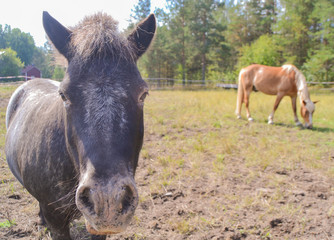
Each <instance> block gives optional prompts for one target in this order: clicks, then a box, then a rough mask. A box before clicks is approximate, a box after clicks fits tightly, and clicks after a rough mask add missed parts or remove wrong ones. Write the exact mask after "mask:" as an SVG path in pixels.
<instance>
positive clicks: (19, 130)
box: [5, 12, 156, 240]
mask: <svg viewBox="0 0 334 240" xmlns="http://www.w3.org/2000/svg"><path fill="white" fill-rule="evenodd" d="M43 24H44V29H45V31H46V33H47V35H48V37H49V39H50V40H51V41H52V43H53V44H54V46H55V47H56V48H57V50H58V51H59V52H60V53H61V54H62V55H63V56H65V57H66V59H67V61H68V68H67V71H66V75H65V78H64V80H63V81H62V82H61V83H59V82H56V81H51V80H46V79H36V80H31V81H28V82H26V83H24V84H23V85H21V86H20V87H19V88H18V89H17V90H16V91H15V92H14V94H13V96H12V97H11V99H10V102H9V105H8V108H7V116H6V125H7V135H6V146H5V151H6V156H7V161H8V165H9V167H10V169H11V171H12V173H13V174H14V175H15V177H16V178H17V179H18V181H19V182H20V183H21V184H22V185H23V186H24V187H25V188H26V189H27V190H28V192H29V193H30V194H31V195H32V196H34V197H35V198H36V199H37V200H38V202H39V206H40V213H39V215H40V220H41V222H42V223H46V225H47V226H48V228H49V229H50V232H51V235H52V238H53V239H58V240H60V239H61V240H64V239H71V237H70V232H69V224H70V222H71V221H72V220H73V219H75V218H78V217H80V216H81V215H83V216H84V218H85V222H86V228H87V230H88V232H90V233H91V234H92V239H106V235H108V234H113V233H118V232H121V231H123V230H124V229H125V228H126V226H127V225H128V224H129V221H130V220H131V218H132V216H133V215H134V211H135V209H136V207H137V205H138V192H137V188H136V184H135V181H134V175H135V171H136V167H137V163H138V156H139V152H140V150H141V147H142V142H143V132H144V126H143V104H144V99H145V97H146V95H147V93H148V87H147V84H146V83H145V82H144V80H143V79H142V78H141V76H140V73H139V71H138V68H137V66H136V61H137V59H138V58H139V57H140V56H141V55H142V54H143V53H144V52H145V51H146V50H147V48H148V47H149V45H150V43H151V41H152V39H153V36H154V33H155V30H156V20H155V16H154V15H153V14H151V15H150V16H149V17H148V18H147V19H145V20H144V21H143V22H141V23H140V24H139V25H138V27H137V28H136V29H135V30H134V31H133V32H132V33H131V34H130V35H129V36H128V37H124V36H122V35H121V34H120V33H119V32H118V30H117V22H116V21H115V20H113V19H112V18H111V17H109V16H108V15H106V14H103V13H98V14H95V15H93V16H90V17H86V18H84V20H82V21H81V22H80V23H79V24H78V25H77V26H76V27H74V28H73V29H71V30H69V29H68V28H66V27H64V26H63V25H61V24H60V23H59V22H58V21H57V20H55V19H54V18H53V17H51V16H50V15H49V14H48V13H47V12H44V13H43Z"/></svg>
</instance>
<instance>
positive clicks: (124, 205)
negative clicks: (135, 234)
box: [120, 186, 135, 214]
mask: <svg viewBox="0 0 334 240" xmlns="http://www.w3.org/2000/svg"><path fill="white" fill-rule="evenodd" d="M123 191H124V195H123V199H122V200H121V209H120V212H121V213H122V214H126V213H127V212H128V210H129V209H131V206H132V205H133V202H134V199H135V196H134V194H133V191H132V189H131V188H130V187H129V186H126V187H124V189H123Z"/></svg>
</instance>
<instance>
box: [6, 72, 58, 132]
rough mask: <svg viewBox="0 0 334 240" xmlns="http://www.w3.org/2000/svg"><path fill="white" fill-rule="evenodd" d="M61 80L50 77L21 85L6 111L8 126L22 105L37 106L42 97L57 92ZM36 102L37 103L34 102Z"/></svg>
mask: <svg viewBox="0 0 334 240" xmlns="http://www.w3.org/2000/svg"><path fill="white" fill-rule="evenodd" d="M58 86H59V82H56V81H52V80H49V79H38V78H37V79H34V80H30V81H28V82H25V83H24V84H22V85H21V86H19V87H18V88H17V89H16V90H15V91H14V93H13V94H12V96H11V98H10V100H9V103H8V107H7V112H6V127H7V129H8V128H9V125H10V123H11V120H12V117H13V116H14V115H15V114H16V113H17V111H20V108H21V106H22V105H29V104H31V105H32V106H34V105H35V106H36V105H38V104H36V103H37V101H39V98H40V97H43V95H44V96H46V95H49V94H53V95H54V94H56V93H57V89H58ZM33 102H35V104H32V103H33Z"/></svg>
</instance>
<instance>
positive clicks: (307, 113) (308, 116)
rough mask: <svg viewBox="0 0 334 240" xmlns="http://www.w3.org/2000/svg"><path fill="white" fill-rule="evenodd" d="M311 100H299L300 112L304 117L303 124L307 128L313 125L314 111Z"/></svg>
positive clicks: (313, 104)
mask: <svg viewBox="0 0 334 240" xmlns="http://www.w3.org/2000/svg"><path fill="white" fill-rule="evenodd" d="M316 103H317V102H312V101H311V100H303V101H302V102H301V107H300V114H301V116H302V117H303V118H304V122H305V124H304V126H305V127H306V128H308V129H311V128H312V127H313V113H314V111H315V104H316Z"/></svg>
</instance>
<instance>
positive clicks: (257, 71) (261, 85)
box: [236, 64, 316, 128]
mask: <svg viewBox="0 0 334 240" xmlns="http://www.w3.org/2000/svg"><path fill="white" fill-rule="evenodd" d="M254 87H255V89H256V90H258V91H261V92H263V93H265V94H269V95H276V96H277V97H276V101H275V104H274V108H273V111H272V112H271V114H270V115H269V117H268V123H269V124H273V123H274V114H275V111H276V109H277V107H278V105H279V103H280V102H281V100H282V98H283V97H284V96H290V97H291V102H292V110H293V113H294V117H295V123H296V125H297V126H298V125H301V123H300V122H299V120H298V117H297V113H296V99H297V95H299V97H300V103H301V116H302V117H303V118H304V121H305V127H306V128H312V124H313V122H312V116H313V113H314V110H315V105H314V104H315V103H316V102H312V101H311V99H310V94H309V92H308V89H307V85H306V80H305V77H304V75H303V74H302V73H301V72H300V71H299V70H298V69H297V68H296V67H295V66H293V65H283V66H282V67H269V66H264V65H258V64H253V65H250V66H248V67H246V68H243V69H242V70H241V71H240V73H239V85H238V97H237V109H236V114H237V117H238V118H241V116H240V113H241V106H242V103H243V102H244V103H245V105H246V111H247V118H248V120H249V121H253V118H252V117H251V114H250V112H249V96H250V93H251V92H252V89H253V88H254Z"/></svg>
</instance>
